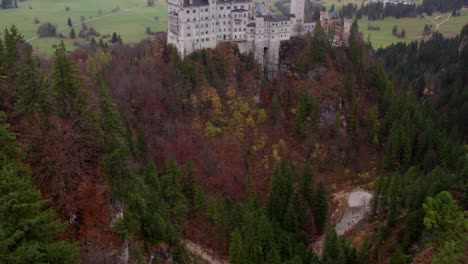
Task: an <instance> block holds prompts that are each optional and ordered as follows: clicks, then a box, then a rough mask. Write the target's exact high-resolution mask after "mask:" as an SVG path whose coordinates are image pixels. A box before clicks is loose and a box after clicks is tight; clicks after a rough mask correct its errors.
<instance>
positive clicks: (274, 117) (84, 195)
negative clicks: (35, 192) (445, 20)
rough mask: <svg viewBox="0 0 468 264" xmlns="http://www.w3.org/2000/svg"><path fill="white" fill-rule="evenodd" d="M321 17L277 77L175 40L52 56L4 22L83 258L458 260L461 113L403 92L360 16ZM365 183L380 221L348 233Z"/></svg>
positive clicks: (42, 165)
mask: <svg viewBox="0 0 468 264" xmlns="http://www.w3.org/2000/svg"><path fill="white" fill-rule="evenodd" d="M317 28H318V29H317V31H316V32H315V34H314V36H306V37H304V38H303V39H296V40H293V41H291V42H287V43H284V45H283V46H282V50H281V53H282V58H283V61H282V63H281V66H280V67H281V69H282V71H281V72H280V73H279V74H278V76H277V77H276V78H274V79H267V78H265V76H264V74H263V73H262V72H261V70H260V69H259V68H258V66H257V65H256V64H255V62H254V59H253V56H252V55H248V54H247V55H246V54H240V53H239V51H238V50H237V48H236V47H235V46H232V45H228V44H226V45H220V46H218V47H217V48H216V49H214V50H202V51H199V52H197V53H194V54H192V55H190V56H188V57H186V58H183V59H182V58H180V57H179V55H178V54H177V52H176V50H174V49H173V48H172V47H170V46H166V45H165V42H164V41H162V40H158V41H157V40H155V41H145V42H142V43H140V44H138V45H135V46H133V47H130V46H122V47H115V48H109V49H106V50H102V49H91V50H76V51H74V52H73V53H71V54H68V53H67V52H66V49H65V46H64V45H61V46H60V47H59V48H58V49H57V51H56V56H55V59H54V60H53V61H46V60H42V61H39V60H37V59H36V58H35V57H34V55H33V54H32V51H31V47H29V46H28V45H27V44H24V43H22V41H21V36H20V35H19V34H18V33H17V32H16V29H15V28H14V27H13V28H10V29H9V30H7V31H5V32H6V34H4V38H3V41H2V42H0V44H1V45H0V54H2V56H1V57H0V65H2V67H1V72H0V73H1V76H2V78H1V79H0V85H1V86H0V95H1V97H0V98H1V100H0V106H1V108H0V109H2V111H5V112H6V113H7V116H8V122H9V123H11V124H12V129H11V130H13V131H15V132H16V133H17V135H18V136H17V139H18V140H19V141H20V142H21V143H22V144H23V148H24V150H25V152H26V158H25V159H24V162H25V163H26V164H28V165H29V166H30V168H31V173H32V176H33V178H34V182H35V185H36V186H37V187H38V188H39V189H40V190H41V192H42V196H43V197H44V198H46V199H49V201H50V204H51V206H52V208H54V210H55V211H56V212H57V214H58V215H59V216H60V219H61V220H62V221H64V222H68V225H67V229H66V231H65V232H64V233H63V234H62V235H61V236H59V237H60V238H66V239H69V240H72V241H78V244H79V246H80V254H79V257H78V258H77V261H80V262H82V263H92V262H93V261H94V262H95V263H107V262H109V263H114V262H127V261H130V262H135V263H139V262H148V261H149V260H153V261H154V260H156V261H160V262H168V263H169V262H171V261H174V262H176V263H191V262H192V261H193V259H192V258H193V256H192V255H191V254H189V253H188V252H192V253H193V252H197V251H196V250H194V248H195V249H196V248H197V245H198V246H202V247H204V248H208V249H209V250H210V251H212V252H211V253H212V255H213V254H214V255H216V257H217V258H218V259H219V260H229V262H230V263H252V262H253V263H316V262H317V261H322V262H324V263H338V262H340V263H341V262H347V263H381V262H386V261H388V260H390V261H391V263H407V262H408V261H409V260H410V259H411V258H412V257H414V256H417V258H416V260H417V259H425V257H424V256H425V255H431V256H432V254H434V258H435V259H440V260H441V261H442V262H441V263H444V261H445V260H446V258H447V257H450V255H452V256H455V257H457V258H458V259H457V258H455V261H458V260H459V259H460V258H461V256H462V255H463V251H462V249H463V246H464V245H465V243H466V241H465V240H464V238H463V237H460V236H459V235H458V234H463V232H464V231H466V226H464V225H463V223H465V222H466V217H465V216H464V215H463V213H462V209H460V207H459V205H458V203H461V204H462V206H463V207H462V208H466V198H465V197H466V188H465V186H466V172H467V168H468V166H467V161H466V149H464V148H463V146H462V143H461V140H460V139H461V138H463V136H464V135H463V131H464V130H463V129H460V128H462V126H460V125H459V123H458V122H457V120H458V119H454V120H453V122H452V123H449V124H450V127H447V128H446V127H445V124H447V122H446V121H445V120H444V118H443V115H441V114H440V113H439V112H437V111H436V110H434V108H433V107H432V106H431V105H430V104H427V103H426V101H425V100H420V99H419V98H418V97H416V96H413V95H412V94H411V93H410V92H409V91H411V90H410V89H408V88H407V87H406V86H404V85H400V82H397V86H396V88H394V85H393V81H392V80H391V79H389V77H388V75H387V74H386V72H385V70H384V67H383V65H382V64H380V63H379V62H378V60H377V59H376V57H375V55H374V51H373V50H372V49H371V48H370V47H369V46H368V45H367V44H366V43H365V42H364V41H363V40H362V37H361V36H360V35H359V34H358V31H357V27H356V26H354V27H353V29H352V34H351V38H350V45H349V47H346V48H332V47H331V46H330V44H329V42H328V38H327V36H326V34H325V33H324V32H323V31H320V27H317ZM447 41H450V40H447ZM389 49H390V48H389ZM457 49H458V46H457ZM467 49H468V46H464V47H462V48H461V51H460V53H459V54H460V55H459V56H458V58H455V57H453V62H452V64H453V65H458V66H456V67H461V66H460V65H463V62H464V61H465V59H466V58H465V57H466V56H465V55H466V52H465V51H466V50H467ZM447 52H452V51H447ZM381 54H382V51H379V55H381ZM39 62H40V63H39ZM395 64H397V63H395ZM385 65H386V66H388V65H389V64H388V63H386V64H385ZM454 67H455V66H454ZM462 69H463V68H462ZM462 73H463V71H462ZM415 75H416V76H420V75H421V73H420V72H417V73H415ZM461 76H462V78H461V80H460V81H461V84H459V85H461V87H466V85H467V80H466V78H464V77H463V76H464V75H461ZM410 81H411V79H410ZM410 85H411V84H410ZM411 86H412V85H411ZM411 86H410V87H411ZM457 87H458V86H457ZM457 89H458V88H457ZM2 175H3V174H2ZM356 187H360V188H363V189H366V190H370V191H373V192H374V199H373V200H372V203H371V206H370V215H369V217H367V218H366V219H365V220H364V222H361V224H360V225H357V226H356V228H354V229H352V230H350V231H349V232H347V233H345V236H338V235H337V234H336V232H335V231H334V228H333V225H334V224H335V223H336V222H338V219H336V218H337V217H338V216H339V215H340V214H342V212H341V210H342V208H341V207H342V202H341V200H340V199H339V197H340V193H341V194H342V193H345V192H348V191H349V190H351V189H354V188H356ZM332 197H335V198H332ZM441 204H447V205H450V206H449V207H448V208H447V209H446V211H444V212H443V213H444V214H445V215H449V216H450V218H448V219H447V218H443V217H441V214H442V212H439V211H440V210H438V208H439V206H441ZM184 239H188V240H187V241H184ZM321 241H322V242H323V243H322V242H321ZM446 241H448V242H446ZM317 244H321V246H319V249H317V247H316V245H317ZM184 247H189V248H188V250H185V249H184ZM426 249H427V250H426ZM428 252H429V253H428ZM447 252H452V253H453V254H448V253H447ZM7 253H8V251H6V253H5V254H7ZM2 254H4V253H2ZM198 258H202V259H203V258H204V257H203V256H199V257H198Z"/></svg>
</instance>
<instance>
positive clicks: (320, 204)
mask: <svg viewBox="0 0 468 264" xmlns="http://www.w3.org/2000/svg"><path fill="white" fill-rule="evenodd" d="M313 209H314V210H313V211H314V219H315V226H316V228H317V231H318V232H319V233H322V232H323V230H324V228H325V224H326V222H327V216H328V201H327V195H326V190H325V185H324V184H323V182H320V184H319V187H318V189H317V192H316V193H315V195H314V208H313Z"/></svg>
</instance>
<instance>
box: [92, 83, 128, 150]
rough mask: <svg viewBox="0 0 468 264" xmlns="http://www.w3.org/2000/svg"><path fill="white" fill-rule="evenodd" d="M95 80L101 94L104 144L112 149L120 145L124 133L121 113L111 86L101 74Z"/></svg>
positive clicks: (100, 103) (100, 106)
mask: <svg viewBox="0 0 468 264" xmlns="http://www.w3.org/2000/svg"><path fill="white" fill-rule="evenodd" d="M95 82H96V86H97V92H98V96H99V108H100V124H101V129H102V132H103V139H104V142H103V143H104V144H103V146H104V148H105V149H107V150H109V151H110V150H113V149H115V148H117V147H118V146H119V145H120V138H121V135H122V134H123V128H122V124H121V121H120V114H119V111H118V109H117V106H116V105H115V104H114V102H113V101H112V98H111V97H110V94H109V88H108V87H107V85H106V83H105V82H104V79H103V78H102V76H101V75H100V74H98V75H96V78H95Z"/></svg>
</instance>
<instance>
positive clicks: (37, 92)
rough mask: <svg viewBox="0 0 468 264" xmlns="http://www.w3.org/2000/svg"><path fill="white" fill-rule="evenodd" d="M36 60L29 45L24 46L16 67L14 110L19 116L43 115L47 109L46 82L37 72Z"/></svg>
mask: <svg viewBox="0 0 468 264" xmlns="http://www.w3.org/2000/svg"><path fill="white" fill-rule="evenodd" d="M38 64H39V63H38V60H37V58H36V57H35V56H34V55H33V50H32V47H31V46H30V45H25V46H24V50H23V56H22V60H21V62H20V64H19V67H18V93H17V102H16V105H15V107H16V110H17V111H18V112H19V113H21V114H32V113H45V112H47V111H48V110H49V109H48V107H47V104H48V102H47V90H46V87H45V86H46V81H45V79H44V77H43V76H42V74H41V73H40V72H39V70H38Z"/></svg>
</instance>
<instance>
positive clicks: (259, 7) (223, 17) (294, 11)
mask: <svg viewBox="0 0 468 264" xmlns="http://www.w3.org/2000/svg"><path fill="white" fill-rule="evenodd" d="M304 1H305V0H291V11H290V14H289V15H275V14H273V12H272V11H271V9H270V2H269V0H267V2H264V3H255V4H254V3H253V1H252V0H168V34H167V42H168V44H172V45H174V46H175V47H176V48H177V50H178V51H179V53H180V54H181V55H182V56H185V55H188V54H190V53H192V52H194V51H196V50H200V49H203V48H215V47H216V45H217V44H219V43H222V42H230V43H236V44H237V46H238V47H239V51H240V52H246V53H248V52H251V53H253V55H254V57H255V60H256V61H257V63H259V64H260V65H261V66H262V68H263V69H264V70H265V72H269V73H272V74H275V72H276V71H277V70H278V62H279V50H280V45H281V41H285V40H289V39H291V38H292V37H297V36H300V35H302V34H305V33H307V32H313V30H314V28H315V25H316V23H317V22H310V23H306V22H305V21H304ZM322 16H325V17H324V18H322ZM333 19H334V18H330V15H329V12H321V20H320V23H321V24H322V26H323V25H324V23H325V22H326V23H327V24H326V27H324V28H327V29H328V28H329V27H330V28H333V29H334V30H335V36H334V40H333V43H334V45H337V43H338V44H339V43H342V42H343V40H345V39H347V36H346V33H345V34H341V35H340V34H338V35H337V34H336V31H337V27H340V26H341V27H343V30H342V31H343V32H348V34H349V29H350V28H351V24H352V23H351V20H345V22H344V23H342V24H344V25H338V24H339V23H333V21H335V22H336V21H339V19H338V20H336V19H335V20H333ZM338 31H339V28H338ZM335 39H336V40H335ZM338 39H341V42H340V41H339V40H338Z"/></svg>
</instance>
